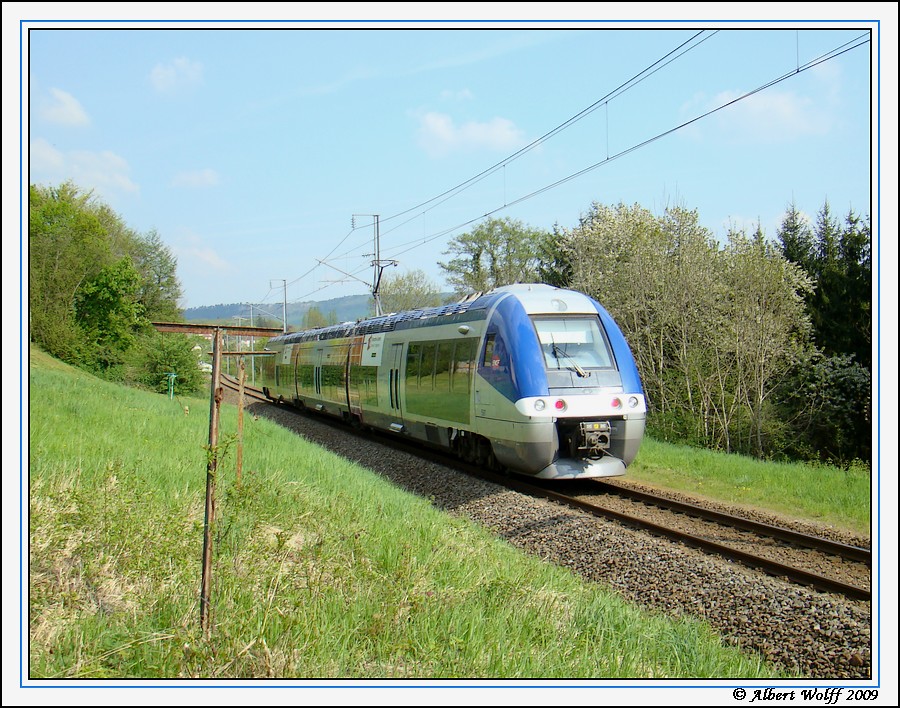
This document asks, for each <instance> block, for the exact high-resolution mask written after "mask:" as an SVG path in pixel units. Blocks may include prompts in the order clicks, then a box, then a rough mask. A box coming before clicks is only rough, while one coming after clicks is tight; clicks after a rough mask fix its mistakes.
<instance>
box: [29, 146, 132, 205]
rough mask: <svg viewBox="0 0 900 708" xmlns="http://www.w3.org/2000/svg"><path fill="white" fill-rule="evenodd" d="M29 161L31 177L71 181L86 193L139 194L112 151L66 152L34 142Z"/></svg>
mask: <svg viewBox="0 0 900 708" xmlns="http://www.w3.org/2000/svg"><path fill="white" fill-rule="evenodd" d="M28 158H29V160H28V164H29V168H30V171H31V174H32V175H36V176H40V178H42V179H43V178H46V179H47V180H49V181H51V182H54V181H60V182H62V181H66V180H72V181H73V182H74V183H75V184H77V185H79V186H80V187H82V188H83V189H96V190H98V191H99V192H102V193H107V192H133V193H134V192H138V191H139V188H138V186H137V185H136V184H135V183H134V182H132V181H131V177H130V176H129V174H128V173H129V172H130V168H129V166H128V162H127V161H126V160H125V159H124V158H122V157H120V156H119V155H117V154H116V153H114V152H112V151H110V150H103V151H101V152H92V151H90V150H71V151H69V152H63V151H61V150H57V149H56V148H55V147H54V146H53V145H51V144H50V143H49V142H47V141H46V140H45V139H43V138H35V139H34V140H32V141H31V144H30V145H29V155H28Z"/></svg>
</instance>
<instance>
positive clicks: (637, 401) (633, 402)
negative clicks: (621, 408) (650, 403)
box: [628, 396, 641, 408]
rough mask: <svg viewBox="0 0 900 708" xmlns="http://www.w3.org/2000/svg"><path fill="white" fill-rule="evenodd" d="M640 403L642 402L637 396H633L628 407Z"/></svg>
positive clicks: (636, 405) (634, 406) (633, 406)
mask: <svg viewBox="0 0 900 708" xmlns="http://www.w3.org/2000/svg"><path fill="white" fill-rule="evenodd" d="M640 403H641V402H640V401H639V400H638V397H637V396H632V397H631V398H629V399H628V407H629V408H637V407H638V405H640Z"/></svg>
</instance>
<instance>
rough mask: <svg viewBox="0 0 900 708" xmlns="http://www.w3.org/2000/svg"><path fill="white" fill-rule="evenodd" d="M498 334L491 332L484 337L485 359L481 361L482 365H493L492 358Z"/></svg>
mask: <svg viewBox="0 0 900 708" xmlns="http://www.w3.org/2000/svg"><path fill="white" fill-rule="evenodd" d="M496 339H497V335H496V334H489V335H488V336H487V337H485V338H484V360H483V361H482V362H481V365H482V366H486V367H488V368H490V367H491V365H492V363H491V362H492V359H493V355H494V344H495V342H496Z"/></svg>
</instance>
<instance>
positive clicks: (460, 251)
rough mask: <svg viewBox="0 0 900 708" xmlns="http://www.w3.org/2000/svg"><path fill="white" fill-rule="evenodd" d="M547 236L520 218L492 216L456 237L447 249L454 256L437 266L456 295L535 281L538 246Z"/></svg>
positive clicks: (446, 253)
mask: <svg viewBox="0 0 900 708" xmlns="http://www.w3.org/2000/svg"><path fill="white" fill-rule="evenodd" d="M544 236H545V234H544V233H543V232H541V231H539V230H537V229H532V228H529V227H527V226H525V225H524V224H523V223H522V222H521V221H514V220H512V219H510V218H508V217H507V218H505V219H494V218H489V219H487V220H486V221H483V222H482V223H481V224H479V225H478V226H477V227H475V228H474V229H473V230H472V231H470V232H468V233H464V234H462V235H461V236H457V237H456V238H454V239H453V240H452V241H451V242H450V247H449V249H448V250H446V251H444V255H452V256H454V258H452V259H451V260H450V261H448V262H447V263H438V265H439V266H440V267H441V268H442V269H443V270H444V271H445V272H446V273H447V283H448V284H449V285H450V286H451V287H452V288H453V289H454V292H455V293H456V294H457V295H466V294H468V293H471V292H487V291H488V290H491V289H492V288H495V287H499V286H501V285H511V284H513V283H527V282H532V281H534V280H535V279H536V278H537V265H538V260H539V259H538V249H539V244H540V242H541V240H542V238H544Z"/></svg>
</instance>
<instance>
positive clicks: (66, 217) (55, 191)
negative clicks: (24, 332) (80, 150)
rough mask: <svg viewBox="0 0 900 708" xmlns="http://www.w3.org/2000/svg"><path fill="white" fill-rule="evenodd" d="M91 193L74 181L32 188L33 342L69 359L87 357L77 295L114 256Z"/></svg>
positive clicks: (30, 270) (30, 271)
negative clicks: (79, 323) (85, 192)
mask: <svg viewBox="0 0 900 708" xmlns="http://www.w3.org/2000/svg"><path fill="white" fill-rule="evenodd" d="M90 200H91V195H90V194H81V193H80V192H79V191H78V189H77V188H76V187H75V186H74V185H73V184H72V183H70V182H66V183H65V184H63V185H61V186H60V187H58V188H50V187H36V186H34V185H32V186H31V187H30V189H29V210H28V285H29V287H28V305H29V329H30V335H31V340H32V341H34V342H36V343H37V344H39V345H40V346H42V347H43V348H44V349H45V350H46V351H47V352H49V353H50V354H52V355H54V356H56V357H59V358H61V359H63V360H65V361H70V362H77V361H81V360H82V357H83V351H82V350H83V348H84V339H83V336H82V333H81V332H80V331H79V329H78V325H77V322H76V318H75V298H76V297H77V296H78V293H79V291H80V289H81V288H82V287H83V286H84V284H85V283H86V282H87V281H89V280H90V278H92V277H93V276H95V275H96V274H97V273H98V272H99V271H100V269H101V268H103V267H104V265H106V264H107V263H109V261H110V260H111V257H112V255H111V252H110V248H109V243H108V241H107V240H106V234H105V231H104V230H103V225H102V224H101V222H100V220H99V219H98V218H97V216H96V214H95V213H93V212H92V210H91V209H90Z"/></svg>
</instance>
